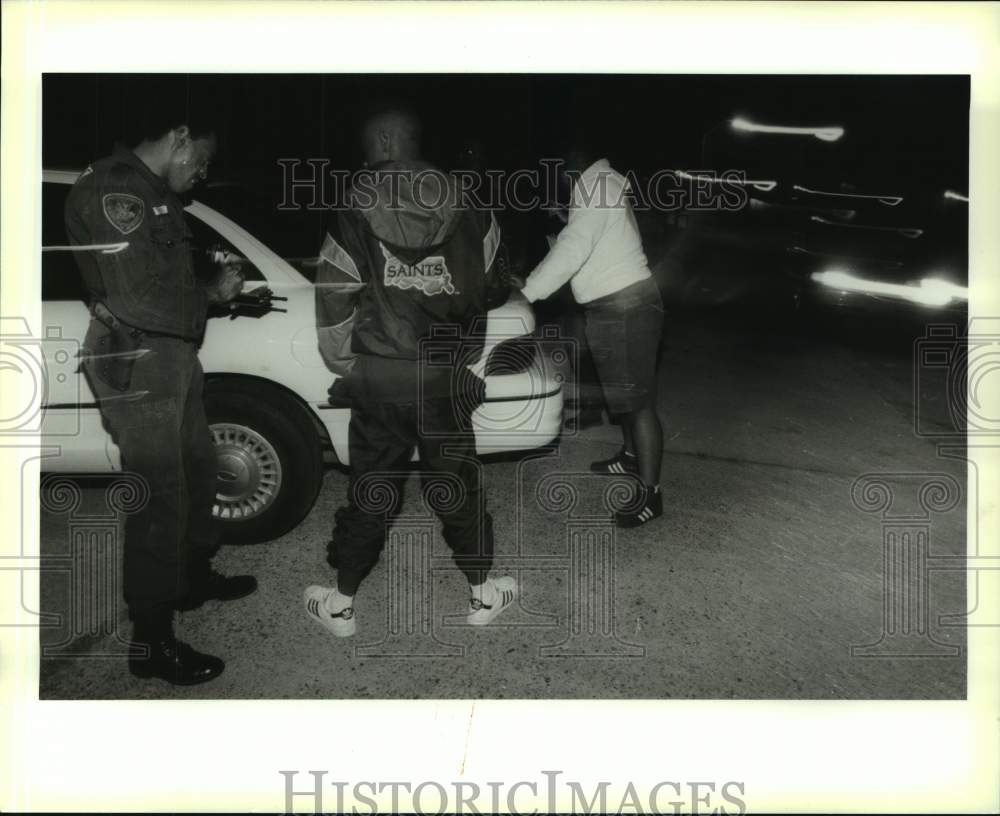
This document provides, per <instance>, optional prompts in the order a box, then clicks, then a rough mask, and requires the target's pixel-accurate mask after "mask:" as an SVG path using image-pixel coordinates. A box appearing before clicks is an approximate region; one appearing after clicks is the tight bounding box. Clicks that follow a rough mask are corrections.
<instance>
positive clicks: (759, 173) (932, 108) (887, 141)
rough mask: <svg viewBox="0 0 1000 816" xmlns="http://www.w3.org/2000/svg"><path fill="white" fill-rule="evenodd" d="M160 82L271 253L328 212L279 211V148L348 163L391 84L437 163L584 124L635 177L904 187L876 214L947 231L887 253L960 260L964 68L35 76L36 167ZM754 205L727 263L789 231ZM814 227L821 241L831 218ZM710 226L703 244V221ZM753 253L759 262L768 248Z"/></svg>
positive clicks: (512, 149) (538, 244) (527, 154)
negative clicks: (754, 130)
mask: <svg viewBox="0 0 1000 816" xmlns="http://www.w3.org/2000/svg"><path fill="white" fill-rule="evenodd" d="M164 82H166V83H169V85H170V87H171V88H173V89H174V90H175V91H177V89H179V91H178V93H179V94H182V95H183V98H184V100H185V104H186V105H187V106H188V107H189V109H190V111H191V112H192V116H197V117H200V118H204V119H206V120H208V121H210V122H211V123H212V124H213V126H214V129H215V131H216V133H217V135H218V138H219V151H218V155H217V157H216V159H215V161H214V162H213V164H212V167H211V169H210V174H209V183H210V187H209V189H207V190H206V187H205V186H204V185H203V186H201V187H200V188H199V189H198V191H197V196H198V197H199V198H201V199H202V200H205V201H206V202H207V203H210V204H211V205H213V206H216V207H217V208H219V209H222V210H223V212H226V213H227V214H229V215H230V216H231V217H234V218H235V219H236V220H237V221H239V222H241V223H243V224H244V225H245V226H247V227H248V228H249V229H251V231H252V232H255V233H257V234H258V236H259V237H261V238H262V239H263V240H265V242H266V243H269V244H271V245H272V247H273V248H275V249H276V250H277V251H279V252H280V253H282V254H285V255H304V254H309V253H313V252H315V251H316V248H317V247H318V245H319V243H320V242H321V240H322V234H323V229H324V222H325V219H326V218H328V214H325V213H319V212H312V213H301V212H299V213H291V214H289V213H278V212H276V206H277V204H278V202H280V200H281V199H282V196H283V171H282V168H281V167H280V166H279V165H278V160H279V159H282V158H284V159H300V160H302V161H305V160H306V159H310V158H318V159H327V160H328V161H329V163H330V165H329V166H330V167H336V168H343V169H346V170H349V171H354V170H357V169H358V168H359V167H360V165H361V153H360V149H359V147H358V144H357V141H358V139H357V132H358V127H359V124H360V122H361V120H362V118H363V115H364V112H365V110H366V109H367V108H368V107H369V106H370V105H371V104H372V103H373V102H375V101H378V100H380V99H394V100H400V99H401V100H405V101H406V102H407V103H408V104H410V105H411V106H412V107H413V108H414V109H415V110H416V111H417V112H418V113H419V114H420V116H421V118H422V120H423V126H424V152H425V156H426V158H428V159H429V160H431V161H432V162H434V163H435V164H437V165H439V166H441V167H444V168H445V169H452V168H453V167H455V166H456V164H457V162H458V156H459V155H460V153H461V151H462V150H463V148H465V147H467V146H468V145H470V144H473V143H476V144H478V145H479V147H480V151H481V154H482V156H483V162H484V163H485V165H486V166H487V167H490V168H494V169H497V170H506V171H512V170H514V169H517V168H521V167H527V168H533V167H537V166H538V165H537V162H538V159H539V158H541V157H542V156H545V155H552V152H551V145H553V144H554V143H556V142H557V141H558V138H559V136H560V135H561V134H563V133H565V132H566V131H567V130H569V131H571V132H572V131H575V130H578V129H585V130H586V131H587V132H588V135H589V137H590V139H591V141H593V142H595V143H597V144H598V145H600V146H601V147H603V151H602V152H604V154H605V155H606V156H607V157H608V158H609V159H610V160H611V163H612V165H613V166H614V167H616V169H618V170H620V171H622V172H625V171H627V170H631V171H633V172H635V173H636V174H638V175H639V176H640V177H642V176H647V177H648V175H649V174H651V173H653V172H655V171H657V170H661V169H664V168H669V169H677V168H685V169H695V170H698V169H701V170H707V169H712V170H716V171H721V170H723V169H737V170H742V171H744V172H746V173H747V176H748V177H750V178H765V179H775V180H778V181H779V182H780V185H779V188H778V191H777V192H776V195H775V196H772V197H771V199H772V201H773V202H777V203H779V204H780V203H783V202H785V203H787V202H786V200H785V199H783V198H782V195H783V192H782V191H788V190H790V189H791V185H793V184H799V185H805V186H813V187H816V188H820V189H825V190H834V189H839V190H851V191H855V192H861V193H866V192H867V193H874V194H880V195H881V194H887V195H888V194H891V195H905V196H906V204H905V205H904V206H903V207H896V208H884V207H883V208H881V212H879V213H875V214H876V215H877V216H878V217H879V218H885V219H889V220H888V221H887V223H891V224H892V225H894V226H900V225H905V226H914V225H915V226H920V227H930V226H937V227H940V225H941V224H942V223H943V222H944V221H945V220H947V221H948V224H947V231H946V234H945V233H942V231H941V230H940V229H938V230H937V234H932V232H933V231H929V232H928V233H927V235H926V236H925V238H924V239H922V240H921V241H920V242H905V241H904V242H899V243H900V245H901V251H902V252H908V253H910V254H911V255H912V253H913V252H914V251H917V252H918V254H919V255H921V256H924V255H926V254H927V252H928V249H929V248H931V247H932V251H933V252H934V253H939V254H940V253H947V254H948V255H949V257H951V256H954V257H955V258H957V261H955V262H952V263H951V266H953V267H955V268H961V267H963V266H964V253H965V247H964V243H965V241H964V234H965V229H966V227H965V220H964V219H965V211H964V209H962V211H961V213H959V212H958V209H959V208H955V207H950V208H943V207H942V193H943V191H944V190H945V189H953V190H956V191H959V192H962V193H965V192H967V191H968V138H969V133H968V122H969V81H968V77H965V76H801V75H790V76H778V75H773V76H755V75H738V76H733V75H728V76H721V75H720V76H706V75H581V74H567V75H480V74H475V75H474V74H467V75H417V74H412V75H346V74H339V75H337V74H333V75H294V74H282V75H274V74H271V75H239V74H227V75H203V74H188V75H183V74H178V75H169V76H167V77H164V76H163V75H160V76H158V77H155V78H154V77H151V76H149V75H146V76H143V75H126V74H122V75H83V74H78V75H47V76H46V77H45V78H44V80H43V161H44V164H45V166H46V167H50V168H53V167H54V168H77V169H82V168H83V167H85V166H86V165H87V164H88V163H89V162H90V161H92V160H94V159H95V158H99V157H101V156H104V155H107V154H108V153H109V152H110V151H111V149H112V147H113V146H114V144H115V142H116V140H118V139H119V138H120V137H121V135H122V130H123V126H124V123H125V122H127V121H128V120H129V117H130V115H131V116H133V117H134V111H135V110H136V105H137V102H136V100H137V99H139V98H141V97H142V96H143V95H144V94H145V95H149V89H150V88H158V87H160V86H161V85H162V84H163V83H164ZM734 116H743V117H746V118H748V119H751V120H753V121H756V122H762V123H771V124H783V125H798V126H834V125H837V126H841V127H843V128H844V129H845V134H844V136H843V138H842V139H840V140H838V141H837V142H834V143H828V142H822V141H820V140H818V139H814V138H802V137H794V136H793V137H788V136H778V137H773V136H761V135H759V134H740V133H735V132H733V131H732V130H731V129H730V128H729V127H728V122H729V120H730V119H732V118H733V117H734ZM224 182H232V183H234V184H237V185H240V186H239V187H238V188H230V193H229V194H228V195H229V200H228V201H222V200H221V199H220V198H219V196H222V195H223V194H224V192H225V191H220V188H219V187H218V185H220V184H221V183H224ZM212 187H214V188H215V189H214V192H213V190H212ZM233 189H238V190H239V192H238V193H233ZM213 196H214V197H213ZM251 211H252V212H251ZM765 215H767V218H769V219H771V220H770V221H768V222H767V223H766V224H765V223H763V222H761V220H760V219H758V220H757V221H749V220H747V219H744V221H743V222H742V225H737V226H738V229H740V230H742V233H743V235H744V236H745V239H744V238H740V241H741V242H742V243H741V246H742V247H744V249H741V250H740V252H742V253H743V255H741V256H740V263H743V262H744V259H745V254H746V253H745V247H746V246H749V245H751V244H754V243H759V241H760V239H761V236H765V235H767V236H770V237H768V238H767V241H769V242H770V243H771V244H774V246H775V247H776V248H777V250H778V251H780V252H784V251H785V250H787V248H788V246H790V245H791V244H794V243H801V241H802V240H803V239H802V237H801V236H800V235H799V233H798V232H797V231H798V230H799V229H800V225H799V224H798V223H795V224H793V223H791V221H787V220H786V221H778V222H777V223H774V222H773V218H772V217H771V215H770V214H765ZM865 217H867V215H866V214H865V213H864V212H862V213H861V214H860V215H859V216H858V218H859V220H862V219H864V218H865ZM530 218H531V219H533V220H534V221H535V222H538V221H539V219H538V218H535V217H534V216H531V217H530ZM517 219H520V221H521V222H522V223H521V224H520V225H514V226H513V227H512V229H515V230H522V232H523V233H524V234H528V233H530V232H531V231H532V230H534V231H535V232H537V231H538V230H537V229H536V228H535V226H532V225H527V226H526V225H525V223H526V222H527V221H528V220H529V216H527V215H524V214H521V215H516V216H514V215H511V214H510V213H508V222H512V221H515V220H517ZM541 220H544V216H542V217H541ZM730 220H732V219H730ZM665 222H666V219H662V218H660V219H658V220H657V217H656V214H655V213H654V214H652V215H650V216H647V217H646V218H645V219H643V220H642V222H641V225H640V226H641V227H642V228H643V229H644V230H645V237H644V241H645V242H646V243H647V251H648V252H649V253H651V255H658V254H659V253H661V252H663V251H668V250H669V249H670V247H671V246H676V241H674V240H673V238H672V237H671V236H670V235H669V234H667V233H665V232H664V231H663V230H662V229H660V227H661V224H662V223H665ZM904 222H905V224H904ZM805 228H806V229H809V225H808V223H807V224H806V227H805ZM505 229H507V227H505ZM768 230H771V232H770V233H768ZM819 232H820V233H821V235H820V236H819V237H820V238H821V239H823V240H825V239H826V235H827V231H825V230H819ZM509 234H513V232H511V233H509ZM850 234H851V236H852V238H853V236H854V235H855V233H850ZM875 235H879V233H875ZM858 237H859V238H860V237H861V236H860V234H858ZM708 242H709V243H711V244H714V243H717V241H716V239H715V238H714V237H713V238H709V239H708ZM522 243H523V244H524V246H528V245H529V242H528V241H527V240H525V241H523V242H522ZM945 244H946V245H947V246H944V245H945ZM544 247H545V245H544V241H541V239H540V238H539V237H538V236H537V235H536V236H535V238H534V243H533V244H531V248H530V249H528V250H525V251H526V254H527V259H526V262H527V263H532V262H533V261H535V260H537V256H538V254H539V253H544ZM942 247H944V248H942ZM845 248H846V249H851V247H848V246H846V245H845ZM889 251H890V252H894V251H895V249H892V248H890V249H889ZM650 260H651V262H653V261H655V260H656V258H653V257H651V258H650ZM784 262H785V259H784V257H783V259H782V263H784ZM698 263H700V262H698ZM726 263H728V262H726ZM759 265H762V266H763V268H768V269H769V268H771V267H772V266H773V263H772V262H771V261H766V262H761V264H759Z"/></svg>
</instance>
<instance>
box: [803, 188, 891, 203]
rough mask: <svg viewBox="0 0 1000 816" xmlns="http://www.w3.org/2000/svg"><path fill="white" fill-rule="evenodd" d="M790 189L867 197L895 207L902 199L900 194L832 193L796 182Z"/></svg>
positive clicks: (822, 193)
mask: <svg viewBox="0 0 1000 816" xmlns="http://www.w3.org/2000/svg"><path fill="white" fill-rule="evenodd" d="M792 189H793V190H797V191H798V192H800V193H809V195H820V196H832V197H834V198H869V199H872V200H874V201H878V202H879V203H880V204H885V205H886V206H887V207H895V206H896V205H897V204H899V203H900V202H901V201H902V200H903V197H902V196H885V195H861V194H860V193H832V192H829V191H827V190H810V189H809V188H808V187H802V186H800V185H798V184H793V185H792Z"/></svg>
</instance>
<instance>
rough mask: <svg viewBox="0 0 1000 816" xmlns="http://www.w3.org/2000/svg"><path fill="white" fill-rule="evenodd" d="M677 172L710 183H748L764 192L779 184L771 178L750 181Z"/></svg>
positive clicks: (678, 175) (683, 171)
mask: <svg viewBox="0 0 1000 816" xmlns="http://www.w3.org/2000/svg"><path fill="white" fill-rule="evenodd" d="M675 172H676V173H677V177H678V178H683V179H689V180H691V181H707V182H708V183H709V184H723V183H725V184H740V185H748V186H750V187H753V188H754V189H756V190H760V191H761V192H762V193H769V192H771V190H773V189H774V188H775V187H777V186H778V182H776V181H770V180H767V181H763V180H761V181H750V180H747V179H738V178H725V179H724V178H719V177H718V176H709V175H698V176H696V175H694V174H692V173H688V172H687V171H686V170H676V171H675Z"/></svg>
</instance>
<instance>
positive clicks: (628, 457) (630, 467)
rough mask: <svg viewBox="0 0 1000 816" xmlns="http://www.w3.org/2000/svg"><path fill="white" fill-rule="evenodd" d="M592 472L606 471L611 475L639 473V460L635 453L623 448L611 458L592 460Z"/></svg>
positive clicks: (636, 474) (634, 474) (605, 472)
mask: <svg viewBox="0 0 1000 816" xmlns="http://www.w3.org/2000/svg"><path fill="white" fill-rule="evenodd" d="M590 472H591V473H604V474H607V475H609V476H626V475H629V474H631V475H633V476H638V475H639V460H638V458H637V457H636V455H635V454H634V453H627V452H626V451H625V448H622V449H621V450H620V451H618V453H616V454H615V455H614V456H612V457H611V458H610V459H602V460H601V461H599V462H592V463H591V465H590Z"/></svg>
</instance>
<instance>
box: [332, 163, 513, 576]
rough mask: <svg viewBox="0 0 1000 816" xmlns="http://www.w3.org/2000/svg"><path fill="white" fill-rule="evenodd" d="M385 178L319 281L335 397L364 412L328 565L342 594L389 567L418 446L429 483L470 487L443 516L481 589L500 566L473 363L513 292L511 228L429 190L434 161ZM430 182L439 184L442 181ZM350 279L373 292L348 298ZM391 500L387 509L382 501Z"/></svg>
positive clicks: (377, 172) (357, 416)
mask: <svg viewBox="0 0 1000 816" xmlns="http://www.w3.org/2000/svg"><path fill="white" fill-rule="evenodd" d="M373 171H374V172H373V175H372V177H371V178H370V179H368V185H367V186H366V188H365V192H364V194H363V195H362V194H361V192H360V191H359V189H358V187H355V190H354V194H353V196H352V203H353V206H352V208H351V209H350V210H345V211H343V212H341V213H340V214H339V216H338V218H337V219H336V221H335V223H334V224H332V225H331V229H330V232H329V233H328V235H327V239H326V243H325V244H324V246H323V249H322V251H321V253H320V255H321V264H320V267H319V270H318V273H317V279H316V283H317V292H316V299H317V302H316V305H317V326H318V335H319V341H320V351H321V353H322V354H323V357H324V359H325V360H326V361H327V364H328V365H329V366H330V367H331V368H332V369H333V370H335V371H337V372H338V373H343V374H346V376H345V377H343V379H341V380H339V381H338V383H337V384H335V386H334V389H333V390H332V392H331V393H332V394H333V395H334V396H336V395H337V392H338V390H340V391H341V393H343V394H345V395H346V396H347V397H348V398H349V400H350V403H351V407H352V410H351V424H350V430H349V436H348V440H349V448H350V456H351V484H350V487H349V495H348V502H347V504H346V505H345V506H344V507H341V508H340V509H339V510H338V511H337V513H336V524H335V527H334V530H333V540H332V541H331V543H330V548H329V560H330V563H331V565H332V566H335V567H336V568H337V569H338V575H337V583H338V586H339V588H340V591H341V592H343V593H345V594H350V595H353V594H354V592H355V590H356V589H357V587H358V585H359V584H360V582H361V581H362V580H363V579H364V577H365V576H366V575H367V574H368V572H369V571H370V570H371V568H372V567H373V566H374V565H375V564H376V563H377V561H378V557H379V553H380V551H381V549H382V546H383V543H384V540H385V533H386V526H387V523H388V520H389V518H390V517H391V515H392V514H393V513H394V512H395V511H396V510H397V509H398V506H399V501H400V494H399V487H400V486H401V483H402V481H403V480H405V468H406V466H407V464H408V462H409V460H410V457H411V454H412V451H413V448H414V447H415V446H416V447H417V448H418V450H419V454H420V460H421V469H422V471H423V473H424V482H425V485H429V484H432V483H433V481H434V479H435V478H436V476H437V475H438V474H440V478H442V479H443V480H444V482H445V484H446V485H448V487H449V488H450V489H454V488H455V483H457V485H458V486H459V487H458V488H457V490H456V491H455V501H453V502H450V503H447V506H443V507H439V508H437V510H438V515H439V517H440V518H441V521H442V526H443V535H444V539H445V541H446V543H447V544H448V546H449V547H450V549H451V550H452V554H453V557H454V560H455V563H456V565H457V566H458V567H459V569H460V570H461V571H462V572H463V573H464V574H465V576H466V578H467V579H468V580H469V582H470V583H472V584H480V583H482V582H483V581H484V580H485V578H486V576H487V573H488V572H489V569H490V567H491V565H492V563H493V530H492V519H491V518H490V516H489V514H488V513H487V512H486V508H485V499H484V497H483V493H482V483H481V474H480V469H481V466H480V464H479V462H478V461H477V459H476V444H475V436H474V434H473V429H472V421H471V419H472V412H473V411H474V410H475V408H476V407H478V406H479V405H480V404H481V402H482V400H483V399H484V398H485V383H484V382H483V380H481V379H479V378H478V377H476V376H475V375H474V374H472V373H471V372H469V371H468V369H467V365H468V364H469V363H471V362H475V361H476V360H478V358H479V356H480V353H481V351H482V347H483V338H482V330H483V329H484V328H485V315H486V313H487V310H488V309H489V308H490V307H491V306H492V305H494V304H495V303H498V302H503V300H504V299H505V297H506V294H507V289H506V288H505V287H504V286H503V284H502V282H501V281H500V279H499V269H498V265H497V264H496V263H495V259H496V257H497V254H498V252H499V251H500V249H501V246H500V235H499V227H498V226H497V224H496V220H495V219H493V218H492V217H491V214H490V213H489V212H486V211H481V210H477V209H474V208H472V207H470V206H464V203H463V202H462V201H461V200H460V199H459V197H458V196H457V195H455V191H454V189H453V190H452V195H451V196H449V197H438V196H436V195H435V190H434V189H424V190H421V189H419V185H420V180H421V178H422V177H421V175H420V174H421V171H424V172H425V173H426V172H427V171H430V172H431V173H434V172H436V171H434V170H433V168H431V167H430V166H429V165H426V164H423V163H406V164H403V163H387V164H383V165H380V166H378V167H376V168H373ZM442 177H443V174H440V173H438V174H437V179H441V178H442ZM423 179H424V181H426V183H427V184H428V185H430V186H431V187H433V185H434V183H435V177H434V176H433V175H425V176H423ZM449 183H450V182H449ZM432 203H433V204H432ZM338 239H339V240H338ZM352 280H353V281H355V282H356V283H357V284H360V285H362V288H361V289H360V292H359V293H358V294H357V295H356V296H355V297H350V296H347V297H345V296H344V295H343V294H342V292H343V291H344V289H343V284H345V283H346V284H348V285H349V284H350V282H351V281H352ZM338 284H339V285H338ZM396 474H399V475H398V476H397V475H396ZM449 482H450V484H448V483H449ZM386 488H388V490H386ZM444 492H447V491H444ZM387 493H388V494H389V495H390V496H392V499H391V501H390V502H389V503H388V504H386V503H384V502H381V501H380V499H381V498H382V497H384V496H385V495H386V494H387Z"/></svg>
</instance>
